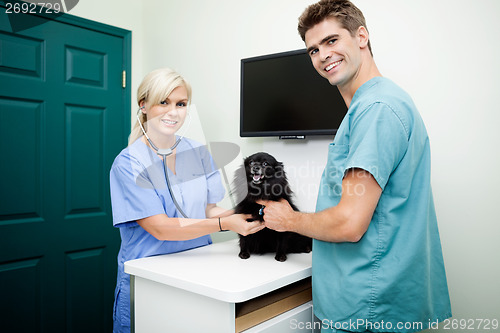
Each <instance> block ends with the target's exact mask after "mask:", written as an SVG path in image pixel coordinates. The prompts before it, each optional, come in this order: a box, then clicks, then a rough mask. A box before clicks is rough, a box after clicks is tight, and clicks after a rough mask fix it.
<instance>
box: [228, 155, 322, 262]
mask: <svg viewBox="0 0 500 333" xmlns="http://www.w3.org/2000/svg"><path fill="white" fill-rule="evenodd" d="M242 168H243V169H244V174H245V175H246V177H245V182H246V184H244V185H243V186H247V188H248V192H246V191H242V193H240V195H239V197H238V193H237V199H238V202H239V203H238V205H237V206H236V207H235V213H237V214H252V216H253V218H252V220H260V221H263V217H262V211H261V209H262V205H259V204H257V203H256V202H255V201H257V200H259V199H263V200H273V201H279V200H280V199H285V200H287V201H288V202H289V203H290V206H291V207H292V208H293V209H294V210H296V211H298V209H297V207H296V206H295V205H294V204H293V202H292V200H291V197H292V195H293V193H292V191H291V189H290V186H289V185H288V180H287V178H286V175H285V171H284V169H283V164H282V163H280V162H278V161H276V159H275V158H274V157H273V156H271V155H269V154H267V153H262V152H260V153H255V154H253V155H251V156H249V157H247V158H246V159H245V161H244V164H243V166H242ZM238 175H239V177H243V176H242V175H243V172H241V170H240V172H239V173H237V176H236V179H235V183H236V184H238V183H240V184H241V183H242V180H241V179H238ZM240 186H242V185H240ZM311 249H312V240H311V239H310V238H309V237H305V236H302V235H299V234H297V233H293V232H277V231H274V230H271V229H268V228H264V229H262V230H260V231H258V232H256V233H255V234H251V235H248V236H242V235H240V253H239V257H240V258H241V259H248V258H249V257H250V254H251V253H254V254H264V253H274V252H276V256H275V259H276V260H278V261H285V260H286V259H287V257H286V254H287V253H301V252H310V251H311Z"/></svg>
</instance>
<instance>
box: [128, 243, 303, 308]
mask: <svg viewBox="0 0 500 333" xmlns="http://www.w3.org/2000/svg"><path fill="white" fill-rule="evenodd" d="M238 253H239V246H238V240H236V239H235V240H230V241H227V242H222V243H216V244H212V245H208V246H204V247H200V248H196V249H193V250H189V251H185V252H179V253H173V254H166V255H160V256H155V257H148V258H142V259H136V260H131V261H127V262H126V263H125V272H126V273H128V274H131V275H135V276H138V277H141V278H144V279H149V280H152V281H155V282H159V283H163V284H166V285H169V286H172V287H176V288H180V289H184V290H187V291H190V292H193V293H197V294H200V295H204V296H208V297H211V298H215V299H218V300H221V301H224V302H230V303H238V302H244V301H247V300H249V299H252V298H254V297H257V296H260V295H263V294H266V293H268V292H271V291H273V290H276V289H278V288H281V287H283V286H286V285H288V284H291V283H293V282H296V281H299V280H302V279H304V278H307V277H309V276H311V259H312V254H311V253H300V254H288V255H287V256H288V259H287V260H286V261H285V262H279V261H276V260H275V259H274V254H272V253H270V254H265V255H261V256H260V255H255V254H252V256H251V257H250V258H249V259H246V260H243V259H240V258H239V257H238Z"/></svg>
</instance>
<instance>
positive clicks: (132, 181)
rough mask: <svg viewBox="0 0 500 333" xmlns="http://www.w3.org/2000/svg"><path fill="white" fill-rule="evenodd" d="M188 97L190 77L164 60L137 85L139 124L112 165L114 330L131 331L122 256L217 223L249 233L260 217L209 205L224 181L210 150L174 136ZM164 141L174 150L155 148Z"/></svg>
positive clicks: (162, 246) (187, 242) (197, 241)
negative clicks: (117, 241) (116, 243)
mask: <svg viewBox="0 0 500 333" xmlns="http://www.w3.org/2000/svg"><path fill="white" fill-rule="evenodd" d="M190 100H191V87H190V85H189V83H188V82H187V81H186V80H185V79H184V78H183V77H182V76H180V75H179V74H178V73H176V72H175V71H173V70H171V69H167V68H165V69H158V70H155V71H153V72H151V73H149V74H148V75H147V76H146V77H145V78H144V79H143V81H142V83H141V85H140V86H139V89H138V92H137V102H138V105H139V110H138V115H139V120H138V121H140V124H139V123H137V124H136V125H135V127H134V129H133V130H132V133H131V135H130V140H129V146H128V147H127V148H125V149H124V150H123V151H122V152H121V153H120V154H119V155H118V156H117V157H116V159H115V161H114V163H113V166H112V168H111V172H110V185H111V201H112V207H113V225H114V226H115V227H117V228H118V229H119V230H120V235H121V239H122V243H121V248H120V252H119V254H118V279H117V286H116V290H115V305H114V312H113V320H114V328H113V332H130V301H129V300H130V290H129V284H130V282H129V276H128V274H125V273H124V271H123V264H124V262H125V261H128V260H132V259H137V258H143V257H147V256H152V255H158V254H167V253H173V252H179V251H184V250H187V249H192V248H195V247H200V246H204V245H208V244H210V243H211V238H210V233H213V232H217V231H220V230H232V231H234V232H237V233H239V234H242V235H248V234H251V233H254V232H257V231H259V230H261V229H262V228H263V227H264V225H263V224H261V223H260V222H247V221H246V219H247V218H250V217H251V216H250V215H235V214H233V212H232V211H226V210H224V209H223V208H221V207H218V206H217V205H216V204H217V202H219V201H220V200H222V199H223V196H224V188H223V186H222V183H221V179H220V174H219V172H218V171H217V168H216V167H215V165H214V161H213V160H212V157H211V156H210V154H209V152H208V151H207V150H206V149H205V147H204V146H202V145H201V144H200V143H197V142H195V141H193V140H190V139H188V138H182V140H179V137H177V136H176V132H177V131H178V130H179V129H180V128H181V126H182V124H183V123H184V121H185V119H186V117H187V116H188V104H189V102H190ZM141 127H142V129H141ZM143 131H144V133H143ZM145 134H146V135H147V136H146V135H145ZM176 143H177V145H175V144H176ZM172 147H175V148H172ZM164 149H166V150H168V149H172V150H173V153H172V154H171V155H169V156H160V155H158V154H157V150H160V151H161V150H164ZM163 159H166V161H165V165H164V161H163ZM164 172H167V173H168V178H169V179H170V184H171V186H170V188H171V190H172V192H173V195H171V194H170V192H169V188H168V186H167V183H166V177H165V174H164ZM174 200H176V201H177V203H178V205H179V208H180V209H181V210H182V211H183V212H185V214H186V216H187V218H185V217H183V216H182V214H181V213H180V211H179V210H180V209H179V208H177V207H176V205H175V203H174Z"/></svg>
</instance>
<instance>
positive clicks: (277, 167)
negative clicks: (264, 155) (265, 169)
mask: <svg viewBox="0 0 500 333" xmlns="http://www.w3.org/2000/svg"><path fill="white" fill-rule="evenodd" d="M274 169H275V170H276V171H280V172H283V163H281V162H276V166H275V167H274Z"/></svg>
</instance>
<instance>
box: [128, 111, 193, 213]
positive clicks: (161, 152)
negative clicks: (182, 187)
mask: <svg viewBox="0 0 500 333" xmlns="http://www.w3.org/2000/svg"><path fill="white" fill-rule="evenodd" d="M145 108H146V107H144V106H141V107H140V108H139V110H137V115H136V116H137V122H138V123H139V126H140V127H141V130H142V133H143V134H144V136H145V137H146V140H148V142H149V144H150V145H151V148H153V149H154V150H155V151H156V154H158V155H159V156H161V157H162V158H163V172H164V173H165V179H166V181H167V188H168V192H169V193H170V197H172V201H173V202H174V205H175V207H176V208H177V211H178V212H179V213H180V214H181V215H182V216H183V217H185V218H188V217H187V215H186V213H184V211H183V210H182V208H181V206H180V205H179V203H178V202H177V200H176V199H175V194H174V192H173V191H172V187H171V185H170V179H169V178H168V171H167V156H170V155H172V154H173V152H174V149H175V148H176V147H177V146H178V145H179V143H180V142H181V140H182V139H183V138H184V136H179V137H178V139H177V140H176V141H175V143H174V144H173V145H172V147H170V148H164V149H159V148H158V147H156V145H155V144H154V143H153V141H151V139H150V138H149V136H148V134H147V133H146V131H145V130H144V127H143V126H142V123H141V120H140V119H139V113H140V112H141V110H143V109H145ZM188 116H189V123H188V126H187V127H189V125H190V124H191V117H190V115H189V113H188Z"/></svg>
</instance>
